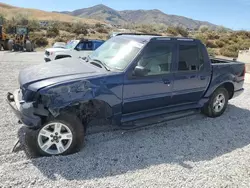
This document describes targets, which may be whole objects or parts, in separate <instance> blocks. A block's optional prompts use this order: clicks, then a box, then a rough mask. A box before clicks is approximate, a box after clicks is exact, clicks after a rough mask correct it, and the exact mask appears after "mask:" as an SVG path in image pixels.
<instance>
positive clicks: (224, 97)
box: [202, 87, 229, 118]
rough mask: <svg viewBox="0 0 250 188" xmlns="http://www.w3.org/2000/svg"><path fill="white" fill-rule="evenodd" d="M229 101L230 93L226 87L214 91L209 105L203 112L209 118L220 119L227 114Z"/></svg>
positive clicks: (206, 105)
mask: <svg viewBox="0 0 250 188" xmlns="http://www.w3.org/2000/svg"><path fill="white" fill-rule="evenodd" d="M228 99H229V94H228V91H227V90H226V89H225V88H224V87H220V88H218V89H216V90H215V91H214V93H213V94H212V96H211V97H210V99H209V101H208V103H207V104H205V106H204V107H203V108H202V112H203V113H204V114H205V115H207V116H208V117H212V118H215V117H219V116H221V115H222V114H223V113H224V112H225V110H226V108H227V105H228Z"/></svg>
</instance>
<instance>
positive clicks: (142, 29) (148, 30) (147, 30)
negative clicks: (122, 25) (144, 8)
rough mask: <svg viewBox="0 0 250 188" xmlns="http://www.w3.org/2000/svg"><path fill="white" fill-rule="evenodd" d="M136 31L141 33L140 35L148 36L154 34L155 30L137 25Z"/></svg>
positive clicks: (151, 27)
mask: <svg viewBox="0 0 250 188" xmlns="http://www.w3.org/2000/svg"><path fill="white" fill-rule="evenodd" d="M136 30H137V31H139V32H141V33H145V34H149V33H154V32H155V29H154V27H153V26H152V25H146V24H143V25H138V26H137V28H136Z"/></svg>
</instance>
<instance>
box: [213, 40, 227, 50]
mask: <svg viewBox="0 0 250 188" xmlns="http://www.w3.org/2000/svg"><path fill="white" fill-rule="evenodd" d="M215 44H216V45H217V46H218V47H219V48H222V47H223V46H224V45H225V42H223V41H221V40H216V41H215Z"/></svg>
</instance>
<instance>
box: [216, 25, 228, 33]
mask: <svg viewBox="0 0 250 188" xmlns="http://www.w3.org/2000/svg"><path fill="white" fill-rule="evenodd" d="M216 31H217V32H218V33H227V31H228V30H227V29H226V28H225V27H223V26H219V27H217V29H216Z"/></svg>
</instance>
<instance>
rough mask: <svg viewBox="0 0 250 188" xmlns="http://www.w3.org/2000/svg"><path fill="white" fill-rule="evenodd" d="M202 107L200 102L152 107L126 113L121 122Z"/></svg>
mask: <svg viewBox="0 0 250 188" xmlns="http://www.w3.org/2000/svg"><path fill="white" fill-rule="evenodd" d="M200 108H201V106H200V105H199V104H189V105H182V106H175V107H163V108H157V109H150V110H147V111H141V112H136V113H131V114H125V115H123V116H122V118H121V123H126V122H130V121H136V120H139V119H145V118H149V117H154V116H159V115H162V114H169V113H173V112H181V111H184V110H194V109H200Z"/></svg>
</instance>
